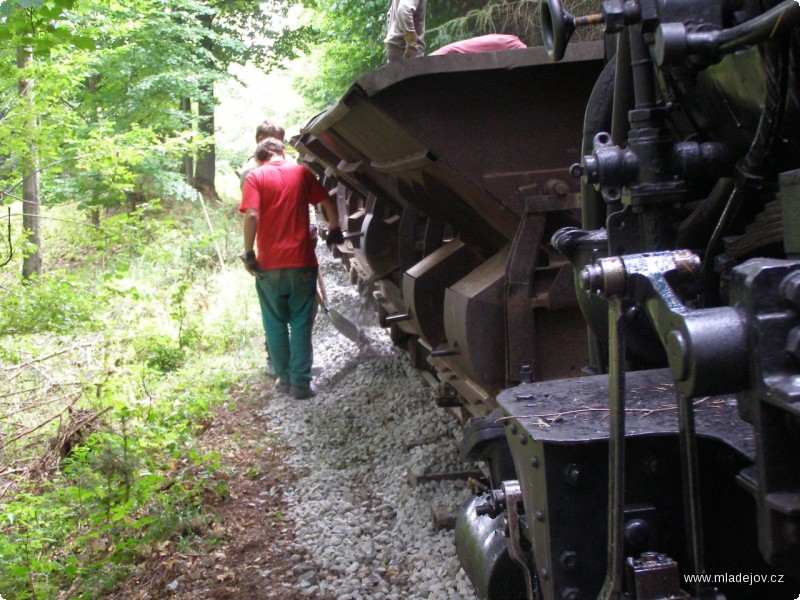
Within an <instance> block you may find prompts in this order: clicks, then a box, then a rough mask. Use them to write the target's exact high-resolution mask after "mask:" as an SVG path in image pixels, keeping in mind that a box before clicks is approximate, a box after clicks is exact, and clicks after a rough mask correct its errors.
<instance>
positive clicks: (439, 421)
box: [262, 251, 475, 600]
mask: <svg viewBox="0 0 800 600" xmlns="http://www.w3.org/2000/svg"><path fill="white" fill-rule="evenodd" d="M320 254H322V255H323V256H321V257H320V262H321V269H322V273H323V276H324V277H325V281H326V284H327V288H328V296H329V302H330V305H331V306H332V307H335V308H337V309H339V310H341V311H342V312H344V313H345V314H346V315H347V316H348V318H351V319H352V320H356V318H357V316H358V307H359V305H360V298H358V296H357V295H356V293H355V291H354V290H353V289H352V287H351V286H350V285H349V282H348V281H347V277H346V274H345V273H344V271H343V270H342V268H341V264H340V263H338V262H333V261H332V259H331V258H330V257H329V255H328V254H327V253H326V252H324V251H323V252H321V253H320ZM365 314H366V312H365ZM364 332H365V334H366V337H367V339H368V341H369V343H368V345H366V346H363V347H360V348H359V347H357V346H356V344H353V343H352V342H349V341H348V340H346V339H345V338H343V337H341V336H340V335H337V334H336V331H335V330H334V328H333V327H332V325H331V323H330V321H329V320H328V318H327V317H326V316H325V315H324V314H323V313H322V312H320V314H319V315H318V316H317V321H316V324H315V328H314V336H315V342H314V353H315V354H314V364H315V372H316V375H315V379H314V383H315V385H316V386H317V388H318V391H317V396H316V397H315V398H312V399H308V400H293V399H291V398H289V397H288V396H285V395H282V394H278V393H275V394H274V395H273V397H272V398H271V399H270V401H269V404H268V405H267V406H266V407H265V408H264V409H263V411H262V412H263V415H264V417H265V418H267V419H268V420H269V421H270V422H271V423H272V424H273V426H275V425H279V426H280V427H281V428H282V432H283V435H284V438H285V441H286V442H287V443H288V444H289V445H290V446H292V447H293V448H294V452H293V453H292V456H291V458H290V460H289V462H290V464H291V465H292V466H294V467H297V468H298V469H299V470H300V471H301V472H303V473H306V474H307V475H306V476H304V477H302V478H301V479H300V480H299V481H297V483H296V485H294V486H293V487H290V488H289V489H285V490H284V493H285V498H286V499H287V500H288V501H289V504H290V510H289V514H288V515H287V516H288V517H289V519H290V520H292V521H294V522H295V523H297V526H298V527H297V530H296V540H295V541H296V543H297V544H298V545H299V546H301V547H303V548H305V549H306V551H307V553H308V554H307V556H308V557H310V558H306V559H303V558H301V557H300V556H298V557H297V559H298V561H299V562H298V564H297V566H296V567H295V568H294V573H295V574H297V575H299V584H298V585H299V586H300V588H301V589H302V590H303V592H304V593H305V594H307V595H308V596H309V597H314V598H320V597H330V598H337V599H338V600H350V599H352V600H355V599H364V600H367V599H374V600H378V599H387V600H388V599H393V600H394V599H396V600H401V599H402V600H412V599H436V600H459V599H463V600H473V599H474V598H475V595H474V592H473V591H472V587H471V585H470V583H469V581H468V579H467V577H466V575H465V574H464V572H463V571H462V570H461V567H460V566H459V563H458V559H457V557H456V550H455V545H454V541H453V532H452V531H447V530H444V531H434V530H433V527H432V525H431V518H430V511H431V504H432V503H433V504H437V505H440V506H442V507H444V508H448V509H452V510H454V509H456V508H457V507H458V506H460V505H461V503H462V502H463V501H464V500H466V499H467V498H468V496H469V492H468V490H467V489H466V487H465V485H464V484H463V483H453V482H448V481H445V482H428V483H423V484H421V485H419V486H418V487H412V486H411V485H410V484H409V482H408V476H407V469H409V468H411V469H413V470H414V471H415V472H417V473H420V472H435V471H443V470H448V469H449V470H460V469H463V468H464V467H465V465H463V464H462V463H460V462H459V460H458V450H457V441H458V439H459V438H460V428H459V426H458V425H457V423H456V422H455V420H454V419H453V418H452V417H450V416H448V415H447V414H445V413H444V411H443V410H442V409H439V408H436V406H435V405H434V404H433V400H432V399H431V394H430V388H429V387H428V386H427V385H426V384H425V383H424V382H423V381H422V379H421V377H420V375H419V373H417V372H416V371H415V370H414V369H413V368H412V367H411V366H410V364H409V361H408V358H407V357H406V356H405V355H404V354H403V353H402V352H401V351H400V350H399V349H398V348H396V347H394V346H393V345H392V343H391V341H390V340H389V338H388V335H387V334H386V332H385V331H384V330H383V329H381V328H380V327H379V326H378V325H377V317H376V315H375V313H374V312H373V311H369V318H368V323H367V324H366V325H364ZM317 371H318V372H317ZM434 438H435V439H436V440H438V441H437V442H436V443H431V442H428V443H422V444H421V445H417V446H414V447H412V448H410V449H408V450H407V449H406V446H407V445H410V444H414V443H417V442H425V441H426V440H430V439H434Z"/></svg>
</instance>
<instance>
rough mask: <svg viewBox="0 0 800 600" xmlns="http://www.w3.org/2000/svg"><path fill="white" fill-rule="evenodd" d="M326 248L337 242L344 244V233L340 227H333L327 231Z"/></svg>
mask: <svg viewBox="0 0 800 600" xmlns="http://www.w3.org/2000/svg"><path fill="white" fill-rule="evenodd" d="M325 243H326V244H328V248H333V247H334V246H336V245H337V244H344V235H342V228H341V227H334V228H333V229H330V230H329V231H328V238H327V239H326V240H325Z"/></svg>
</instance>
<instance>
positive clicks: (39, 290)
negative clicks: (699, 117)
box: [0, 272, 102, 335]
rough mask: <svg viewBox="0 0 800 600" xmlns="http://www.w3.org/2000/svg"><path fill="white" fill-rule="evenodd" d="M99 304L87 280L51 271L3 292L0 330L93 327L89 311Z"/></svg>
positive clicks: (63, 330)
mask: <svg viewBox="0 0 800 600" xmlns="http://www.w3.org/2000/svg"><path fill="white" fill-rule="evenodd" d="M99 308H102V307H100V306H98V305H97V303H96V302H95V298H93V295H92V294H91V293H90V286H89V285H88V284H87V282H85V281H82V280H80V279H78V278H76V277H74V276H73V275H71V274H69V273H65V272H53V273H49V274H48V275H46V276H43V277H41V278H33V279H32V280H31V281H29V282H28V283H27V285H24V286H23V285H16V286H14V289H13V290H6V292H5V293H3V295H2V308H0V331H2V332H3V335H15V334H29V333H41V332H44V331H52V332H56V333H69V332H72V331H75V330H76V329H79V328H93V327H94V324H93V315H94V314H95V311H97V310H98V309H99Z"/></svg>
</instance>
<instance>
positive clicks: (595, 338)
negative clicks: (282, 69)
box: [295, 0, 800, 600]
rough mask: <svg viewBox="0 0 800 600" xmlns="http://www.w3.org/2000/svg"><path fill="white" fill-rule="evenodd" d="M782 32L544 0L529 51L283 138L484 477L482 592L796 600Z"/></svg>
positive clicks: (352, 108)
mask: <svg viewBox="0 0 800 600" xmlns="http://www.w3.org/2000/svg"><path fill="white" fill-rule="evenodd" d="M589 23H602V25H603V28H604V32H605V39H604V40H603V41H601V42H593V43H582V44H569V43H568V41H569V38H570V35H571V34H572V32H573V31H574V30H575V28H576V27H580V26H582V25H584V24H589ZM799 26H800V5H799V4H798V2H796V1H795V0H786V1H781V2H775V1H771V0H625V1H623V0H607V1H605V2H603V3H602V12H601V13H600V14H598V15H592V16H588V17H574V16H572V15H570V14H569V13H567V12H566V11H565V10H564V8H563V7H562V5H561V4H560V2H559V1H558V0H547V2H546V5H543V7H542V28H543V31H544V42H545V47H544V48H530V49H527V50H513V51H505V52H496V53H487V54H474V55H457V56H441V57H439V56H434V57H427V58H425V59H423V60H413V61H406V62H404V63H402V64H399V65H390V66H386V67H383V68H381V69H378V70H377V71H374V72H372V73H370V74H368V75H366V76H365V77H363V78H362V79H360V80H359V81H358V82H356V83H355V84H354V85H353V86H352V87H351V89H350V90H349V91H348V93H347V94H346V95H345V96H344V97H343V98H342V99H341V100H340V101H339V102H338V103H337V104H336V105H335V106H333V107H332V108H331V109H329V110H328V111H326V112H325V113H322V114H321V115H319V116H317V117H316V118H314V119H312V120H311V121H310V122H309V123H308V125H307V126H306V128H305V129H304V130H303V132H302V133H301V135H300V136H299V137H298V138H297V139H296V140H295V144H296V146H297V148H298V150H299V151H300V153H301V156H302V157H303V159H304V160H305V161H306V162H307V163H308V164H309V166H310V167H311V168H313V169H315V170H316V171H317V172H318V173H319V174H320V175H321V176H322V177H323V178H324V180H325V182H326V183H327V185H328V186H329V189H330V191H331V193H332V194H336V196H337V199H338V204H339V209H340V214H343V215H345V219H344V221H343V222H344V229H345V231H346V237H347V240H346V243H345V244H343V245H341V246H339V247H338V249H337V250H336V252H337V254H339V255H340V256H341V258H342V259H343V261H344V262H345V264H346V265H347V266H348V268H349V269H350V273H351V277H352V280H353V283H354V284H357V285H359V287H360V288H361V289H362V290H364V291H365V293H368V294H370V295H371V296H372V297H373V298H374V300H375V301H376V302H377V305H378V307H379V308H378V310H379V314H380V318H381V321H382V323H383V324H384V325H385V326H387V327H389V328H390V331H391V335H392V338H393V340H394V341H395V342H396V343H397V344H400V345H403V346H405V347H407V348H408V351H409V353H410V355H411V357H412V360H413V361H414V362H415V364H416V365H417V366H418V367H419V368H420V369H421V370H422V371H423V373H424V374H425V376H426V377H427V378H428V379H429V380H430V381H431V383H432V385H433V389H434V398H435V401H436V404H437V405H438V406H440V407H444V408H446V409H447V410H449V411H451V412H453V414H455V415H456V416H458V417H459V418H460V419H461V420H462V422H463V423H464V438H463V444H462V450H463V453H464V457H465V458H467V459H469V460H476V461H482V462H483V463H484V464H485V465H486V470H485V472H486V480H485V483H486V487H487V489H486V490H485V491H484V493H481V494H479V495H476V496H475V497H474V499H473V500H471V501H470V502H468V503H467V504H466V505H465V506H464V508H463V510H462V513H461V515H460V516H459V520H458V524H457V529H456V540H457V545H458V551H459V556H460V557H461V559H462V564H463V565H464V567H465V569H466V571H467V573H468V574H469V576H470V578H471V580H472V582H473V584H474V585H475V589H476V592H477V593H478V595H479V597H481V598H489V599H492V600H501V599H502V600H504V599H515V598H520V599H524V598H528V599H530V600H538V599H543V600H578V599H581V598H584V599H589V598H602V599H623V598H625V599H629V600H666V599H679V598H697V599H701V600H705V599H710V598H713V599H715V600H716V599H720V598H729V599H734V598H742V599H745V598H747V599H750V598H752V599H761V598H765V599H766V598H769V599H775V600H783V599H785V600H790V599H791V600H794V599H795V598H796V597H800V593H798V592H799V591H800V585H798V583H797V582H798V581H800V121H798V119H799V118H800V110H798V109H799V108H800V107H798V102H799V101H800V96H799V95H798V92H800V82H799V81H798V74H800V44H798V41H799V40H800V38H799V37H798V33H800V27H799ZM551 59H552V60H551ZM553 61H559V62H557V63H556V62H553Z"/></svg>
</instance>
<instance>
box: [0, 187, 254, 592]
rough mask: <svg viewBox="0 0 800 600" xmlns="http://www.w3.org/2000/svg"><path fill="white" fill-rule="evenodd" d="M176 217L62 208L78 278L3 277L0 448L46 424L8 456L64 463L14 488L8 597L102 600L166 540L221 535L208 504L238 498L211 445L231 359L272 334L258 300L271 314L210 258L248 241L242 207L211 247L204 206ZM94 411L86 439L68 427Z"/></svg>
mask: <svg viewBox="0 0 800 600" xmlns="http://www.w3.org/2000/svg"><path fill="white" fill-rule="evenodd" d="M172 209H173V210H172V214H167V213H166V212H165V209H164V208H163V207H160V206H159V205H158V204H157V203H155V204H143V205H140V206H139V207H138V209H137V210H136V211H135V212H134V213H131V214H128V213H114V212H113V211H111V212H108V213H106V215H105V216H104V218H103V221H102V224H101V226H100V227H97V228H91V227H89V228H87V227H79V226H76V225H75V224H74V223H73V221H72V217H74V214H73V213H74V212H78V210H79V209H77V208H76V207H73V209H72V211H71V212H70V211H69V210H67V209H66V207H64V209H62V210H60V211H59V212H58V213H57V214H58V216H59V217H60V218H59V220H53V221H47V222H46V223H47V224H48V233H49V235H50V237H51V239H52V240H53V248H54V251H56V252H57V253H58V256H57V257H54V258H53V260H58V261H62V262H64V261H69V262H70V268H69V269H64V270H60V271H52V272H48V273H45V275H43V276H42V277H41V278H38V279H34V280H33V281H32V283H31V284H30V285H27V286H25V285H22V284H20V283H19V282H17V281H16V278H15V277H12V276H11V275H10V273H8V272H7V271H4V270H2V269H0V302H1V303H2V307H0V320H2V322H1V323H0V372H5V373H9V377H8V378H0V415H2V419H0V442H4V441H6V440H8V439H9V438H10V437H11V436H10V435H8V434H9V432H13V433H12V435H13V434H15V433H17V432H19V431H23V430H26V429H34V427H36V426H37V425H39V424H43V425H44V426H42V427H41V428H39V429H37V430H36V435H38V436H39V437H38V438H36V437H34V438H23V439H22V440H20V441H19V442H18V443H17V444H15V445H12V446H8V447H4V446H2V447H0V460H4V461H9V460H12V459H13V460H14V461H15V464H16V465H20V464H22V465H35V464H39V463H38V462H37V461H39V460H40V459H42V457H39V456H36V455H32V454H31V451H32V450H37V451H45V450H46V451H47V453H45V456H44V458H47V456H49V455H51V454H54V455H55V456H56V461H55V462H52V463H46V464H50V465H53V466H50V467H46V468H44V467H43V469H44V470H43V471H42V473H41V474H42V475H43V476H42V477H40V478H36V479H32V480H26V479H19V480H17V481H16V482H14V486H13V488H11V489H12V491H8V489H9V488H8V485H7V484H8V483H10V482H9V480H8V479H7V476H4V481H3V489H4V490H7V491H6V493H5V495H3V496H2V497H0V582H2V590H0V594H2V595H3V596H4V597H6V598H20V599H28V598H37V599H38V598H41V599H49V598H55V597H59V596H63V597H70V598H95V597H99V596H102V595H103V594H104V593H106V592H108V591H109V590H110V589H111V588H112V587H113V586H114V584H115V582H116V581H118V580H119V579H120V578H124V577H125V576H126V575H127V574H128V573H129V572H130V570H131V568H132V566H133V565H135V564H137V563H140V562H141V561H142V560H144V559H145V558H147V557H148V556H149V555H150V554H151V553H152V552H153V551H154V549H155V548H156V547H157V545H158V544H159V543H161V542H162V541H163V540H168V539H171V540H177V541H180V542H181V543H186V544H191V542H192V540H193V539H194V538H195V537H196V536H197V535H198V534H201V533H203V532H205V531H207V530H208V529H209V526H210V525H211V524H212V523H213V520H214V517H213V515H212V514H210V511H209V510H208V508H207V506H206V503H207V502H208V501H209V500H215V501H224V500H225V499H226V498H228V495H229V490H228V483H227V481H228V479H229V477H230V476H229V474H227V473H221V472H220V469H221V466H220V456H219V454H218V453H216V452H205V451H202V450H200V449H199V448H198V442H197V436H198V435H199V434H200V433H201V432H202V431H203V429H204V428H205V427H207V426H208V423H209V422H210V420H211V419H212V418H213V417H212V410H213V409H214V408H215V407H216V406H218V405H219V404H221V403H222V402H224V401H226V400H227V398H228V396H227V391H228V389H229V388H230V387H231V386H232V384H233V383H234V381H236V379H237V378H238V377H240V376H241V375H240V373H239V372H238V371H237V368H236V365H235V363H234V361H233V360H232V359H231V357H230V356H231V350H230V349H235V350H237V351H238V350H241V349H242V348H245V347H248V346H252V345H253V337H254V335H255V336H256V337H257V338H260V337H261V336H259V335H257V332H258V327H259V324H258V321H253V320H251V321H249V322H248V321H247V319H244V318H243V314H242V305H243V303H244V302H245V299H244V298H246V299H247V300H249V303H250V305H251V306H257V303H256V302H255V295H254V292H253V290H252V286H251V285H250V283H251V282H250V280H249V279H248V278H245V277H244V276H243V275H242V274H241V273H239V272H238V271H237V273H236V274H233V273H229V272H228V273H221V272H220V270H219V269H220V267H219V264H218V261H217V259H216V253H215V252H212V251H210V250H209V246H213V243H212V242H213V241H216V242H221V243H222V245H223V247H225V246H226V244H225V241H226V240H227V238H228V236H230V235H236V236H237V238H236V239H237V241H238V240H239V239H240V236H241V233H240V232H239V231H238V215H237V214H235V211H231V210H228V209H227V208H226V207H225V206H222V205H219V206H212V207H209V209H210V210H209V212H210V215H209V216H210V218H211V220H212V222H214V223H215V224H216V228H217V230H218V231H219V233H218V234H215V236H211V235H210V234H209V233H208V226H207V224H206V222H205V219H204V218H203V217H202V215H201V214H200V211H199V207H197V206H195V205H194V204H192V203H184V204H173V205H172ZM232 218H235V219H236V220H234V221H231V219H232ZM228 245H230V244H228ZM237 248H238V245H237ZM212 254H213V256H214V260H213V261H212V260H207V257H208V256H211V255H212ZM228 260H230V261H231V262H232V257H228ZM235 275H239V278H237V277H235ZM237 289H239V290H240V291H237ZM217 294H233V296H231V298H230V299H228V298H227V297H226V299H225V301H224V302H222V301H220V300H217V299H216V298H215V297H214V296H215V295H217ZM23 333H24V335H23ZM257 343H258V342H256V344H257ZM65 389H66V390H68V396H67V397H68V398H69V400H70V402H74V404H73V406H72V410H73V412H72V413H70V414H69V415H68V414H67V413H66V412H62V413H61V417H60V418H56V419H54V420H51V421H46V420H45V419H48V418H51V417H53V416H55V417H58V415H59V411H61V410H62V407H63V406H64V404H65V402H66V401H65V400H64V399H63V398H64V396H63V393H64V390H65ZM22 393H24V394H22ZM21 394H22V395H21ZM60 394H61V395H60ZM20 398H22V399H24V404H23V406H24V410H22V411H20V410H18V409H19V402H18V400H19V399H20ZM32 399H35V402H33V401H32ZM75 399H77V402H75ZM86 414H90V415H95V417H96V418H95V419H93V420H92V423H93V427H91V428H89V429H85V430H80V431H81V432H82V433H81V434H80V435H73V434H74V433H75V432H74V431H72V430H71V429H70V427H69V426H68V425H69V423H70V422H72V419H73V418H77V416H79V415H86ZM59 421H61V424H62V426H61V427H59ZM70 432H72V433H70ZM68 434H69V439H70V443H69V444H65V443H62V442H63V440H64V439H66V438H65V436H67V435H68ZM32 435H33V434H32ZM48 448H49V449H50V450H48ZM59 451H61V452H62V454H61V455H59ZM61 456H65V457H66V458H63V459H62V458H60V457H61ZM6 464H8V463H6ZM43 464H45V463H43ZM55 465H58V466H57V467H54V466H55Z"/></svg>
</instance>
